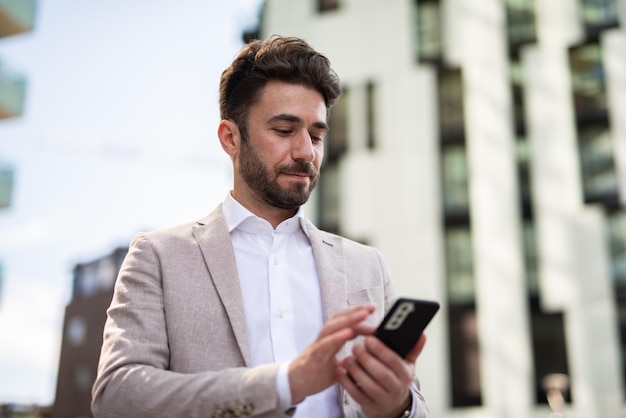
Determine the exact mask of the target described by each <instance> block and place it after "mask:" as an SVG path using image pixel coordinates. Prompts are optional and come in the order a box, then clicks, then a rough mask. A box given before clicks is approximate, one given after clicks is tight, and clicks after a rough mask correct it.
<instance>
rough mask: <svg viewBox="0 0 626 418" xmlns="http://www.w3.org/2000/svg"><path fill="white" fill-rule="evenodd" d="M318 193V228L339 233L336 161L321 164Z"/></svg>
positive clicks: (337, 171) (339, 198)
mask: <svg viewBox="0 0 626 418" xmlns="http://www.w3.org/2000/svg"><path fill="white" fill-rule="evenodd" d="M317 193H318V211H317V214H318V215H317V216H318V225H319V227H320V229H323V230H325V231H328V232H333V233H339V232H340V231H339V220H340V219H339V215H340V213H339V210H340V206H339V205H340V201H341V196H340V188H339V164H338V163H336V162H330V163H326V164H324V165H323V166H322V173H321V175H320V179H319V183H318V186H317Z"/></svg>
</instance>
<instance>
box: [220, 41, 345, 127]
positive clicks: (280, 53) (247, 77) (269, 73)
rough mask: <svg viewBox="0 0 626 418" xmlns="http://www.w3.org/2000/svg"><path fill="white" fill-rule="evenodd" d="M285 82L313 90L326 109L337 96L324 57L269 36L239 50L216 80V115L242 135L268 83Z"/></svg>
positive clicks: (335, 82) (334, 78)
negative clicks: (235, 126) (250, 112)
mask: <svg viewBox="0 0 626 418" xmlns="http://www.w3.org/2000/svg"><path fill="white" fill-rule="evenodd" d="M274 80H276V81H285V82H287V83H294V84H300V85H303V86H305V87H309V88H312V89H314V90H317V91H318V92H319V93H320V94H321V95H322V97H324V102H325V103H326V109H330V108H331V106H332V105H333V104H334V103H335V101H336V100H337V99H338V98H339V96H340V95H341V86H340V84H339V77H338V76H337V74H336V73H335V72H334V71H333V69H332V68H331V67H330V61H329V60H328V58H326V57H325V56H324V55H322V54H320V53H319V52H317V51H315V50H314V49H313V48H311V47H310V46H309V45H308V44H307V43H306V42H305V41H304V40H302V39H300V38H295V37H282V36H277V35H274V36H271V37H270V38H268V39H266V40H264V41H260V40H254V41H252V42H250V43H249V44H247V45H246V46H244V47H243V49H242V50H241V52H240V53H239V54H238V55H237V57H236V58H235V59H234V60H233V62H232V64H231V65H230V66H229V67H228V68H227V69H226V70H224V72H223V73H222V78H221V80H220V116H221V118H222V119H230V120H232V121H234V122H235V123H236V124H237V126H239V129H240V130H242V131H243V132H242V134H244V136H245V134H246V131H247V129H246V127H247V123H246V122H247V116H248V111H249V109H250V107H251V106H252V105H253V104H254V103H255V102H256V101H257V100H258V99H259V96H260V94H261V91H262V89H263V88H264V87H265V85H266V84H267V83H268V82H269V81H274Z"/></svg>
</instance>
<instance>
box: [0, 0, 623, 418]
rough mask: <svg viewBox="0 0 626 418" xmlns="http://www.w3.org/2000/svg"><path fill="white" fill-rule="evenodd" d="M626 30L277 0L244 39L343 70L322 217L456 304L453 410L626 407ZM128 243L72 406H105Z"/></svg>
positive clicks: (76, 331)
mask: <svg viewBox="0 0 626 418" xmlns="http://www.w3.org/2000/svg"><path fill="white" fill-rule="evenodd" d="M0 4H3V3H0ZM625 24H626V0H550V1H547V0H543V1H539V0H298V1H295V0H266V1H265V3H264V7H263V9H262V13H261V17H260V24H259V27H258V28H256V29H254V30H251V31H250V32H248V33H246V34H244V37H245V38H246V39H250V38H254V37H262V38H264V37H266V36H269V35H271V34H274V33H277V34H282V35H295V36H300V37H303V38H304V39H306V40H307V41H308V42H309V43H310V44H311V45H312V46H313V47H315V48H316V49H318V50H320V51H322V52H323V53H324V54H326V55H327V56H328V57H329V58H330V60H331V62H332V64H333V67H334V68H335V70H336V71H337V73H338V74H339V76H340V77H341V79H342V83H343V88H344V94H343V96H342V98H341V99H340V101H339V102H338V103H337V104H336V105H335V107H334V108H333V111H332V114H331V120H330V125H331V131H330V134H329V139H328V141H326V144H327V150H326V160H325V165H324V166H323V175H322V178H321V180H320V183H319V185H318V189H317V190H316V192H315V194H314V196H313V198H312V201H311V202H310V204H309V205H308V206H307V211H308V212H309V215H310V216H311V217H312V218H313V219H315V220H317V224H318V225H319V226H320V227H321V228H324V229H327V230H331V231H335V232H339V233H341V234H343V235H346V236H349V237H351V238H354V239H357V240H359V241H362V242H365V243H368V244H372V245H374V246H377V247H378V248H380V249H381V250H382V251H383V253H384V254H385V256H386V257H387V260H388V261H389V263H390V266H391V269H392V271H393V273H394V277H395V281H396V283H397V286H398V291H399V293H400V294H401V295H407V296H415V297H421V298H426V299H435V300H438V301H440V302H441V303H442V307H443V309H442V310H441V311H440V313H439V314H438V317H437V318H436V319H435V320H434V321H433V323H432V324H431V326H430V327H429V329H428V337H429V342H428V345H427V347H426V349H425V350H424V352H423V354H422V356H421V357H420V359H419V362H418V367H417V369H418V373H419V375H420V377H421V380H422V384H423V392H424V394H425V396H426V398H427V400H428V404H429V406H430V410H431V416H433V417H441V418H469V417H471V418H483V417H484V418H488V417H489V418H491V417H507V418H516V417H517V418H529V417H530V418H535V417H536V418H539V417H541V418H545V417H547V416H548V415H549V414H550V412H551V409H555V410H556V409H558V408H561V407H563V408H564V413H565V416H567V417H571V418H574V417H578V418H612V417H626V211H625V210H624V207H625V205H626V118H625V117H624V115H626V29H625V28H624V25H625ZM124 253H125V250H124V249H118V250H116V251H115V252H114V253H113V254H112V255H111V256H109V257H105V258H103V259H101V260H96V261H94V262H91V263H87V264H81V265H78V266H77V267H76V269H75V270H74V294H73V298H72V301H71V302H70V304H69V305H68V307H67V310H66V315H65V325H64V335H63V343H62V353H61V360H60V365H59V378H58V385H57V386H58V387H57V395H56V404H55V416H59V417H61V416H82V415H84V414H87V413H88V412H85V411H87V410H83V409H80V410H79V409H78V408H84V407H83V406H80V407H79V406H78V404H79V403H80V404H81V405H83V401H80V402H79V401H78V400H77V399H84V405H86V402H87V400H86V399H87V398H86V397H88V396H89V388H90V384H91V382H92V381H93V378H94V376H95V375H94V373H95V362H96V361H97V358H96V357H94V356H95V355H97V353H98V352H99V347H98V344H99V343H100V342H101V329H102V325H103V323H104V309H106V305H107V304H108V301H110V292H111V286H112V282H113V280H112V278H113V277H114V273H113V271H114V270H115V271H116V269H117V268H118V267H119V263H120V262H121V258H122V257H123V254H124ZM81 350H82V351H81ZM81 353H82V354H81ZM87 353H88V354H87ZM548 395H550V396H548ZM561 396H562V401H563V402H564V405H563V406H562V405H561ZM548 398H550V405H548ZM71 400H74V401H73V404H72V401H71ZM66 405H67V406H66ZM64 408H67V409H64ZM72 408H77V409H72ZM81 414H82V415H81Z"/></svg>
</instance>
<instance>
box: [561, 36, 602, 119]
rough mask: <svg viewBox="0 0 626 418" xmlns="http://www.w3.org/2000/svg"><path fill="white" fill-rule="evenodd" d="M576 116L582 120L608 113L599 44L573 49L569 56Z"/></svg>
mask: <svg viewBox="0 0 626 418" xmlns="http://www.w3.org/2000/svg"><path fill="white" fill-rule="evenodd" d="M569 63H570V69H571V73H572V90H573V96H574V108H575V111H576V116H577V118H578V119H579V120H580V119H581V118H582V119H588V118H589V117H593V116H594V115H598V114H603V113H606V106H607V105H606V103H607V101H606V91H605V74H604V67H603V65H602V52H601V49H600V46H599V45H598V44H597V43H593V44H587V45H583V46H580V47H577V48H573V49H572V50H571V51H570V55H569Z"/></svg>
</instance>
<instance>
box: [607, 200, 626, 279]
mask: <svg viewBox="0 0 626 418" xmlns="http://www.w3.org/2000/svg"><path fill="white" fill-rule="evenodd" d="M608 221H609V244H610V251H611V270H612V273H613V281H614V282H615V286H617V287H619V288H622V289H624V290H626V209H622V210H620V211H617V212H615V213H613V214H611V215H610V216H609V218H608Z"/></svg>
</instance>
